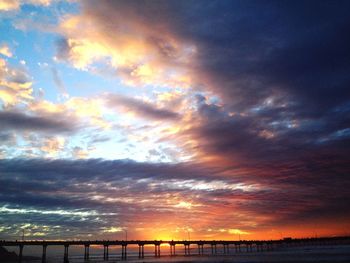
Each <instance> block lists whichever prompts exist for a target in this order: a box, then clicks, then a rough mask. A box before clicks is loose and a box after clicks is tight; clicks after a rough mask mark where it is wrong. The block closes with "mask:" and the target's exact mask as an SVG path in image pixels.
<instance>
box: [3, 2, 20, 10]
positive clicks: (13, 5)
mask: <svg viewBox="0 0 350 263" xmlns="http://www.w3.org/2000/svg"><path fill="white" fill-rule="evenodd" d="M19 6H20V2H19V1H16V0H1V1H0V11H12V10H17V9H18V8H19Z"/></svg>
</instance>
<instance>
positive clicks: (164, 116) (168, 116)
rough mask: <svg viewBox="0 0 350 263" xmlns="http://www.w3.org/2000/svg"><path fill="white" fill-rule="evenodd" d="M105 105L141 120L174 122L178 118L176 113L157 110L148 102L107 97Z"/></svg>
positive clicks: (162, 109) (116, 96) (161, 109)
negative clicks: (122, 109)
mask: <svg viewBox="0 0 350 263" xmlns="http://www.w3.org/2000/svg"><path fill="white" fill-rule="evenodd" d="M107 105H109V106H112V107H121V108H125V109H126V111H131V112H133V113H135V114H137V115H138V116H140V117H141V118H148V119H152V120H159V121H166V120H176V119H179V117H180V116H179V114H178V113H176V112H173V111H171V110H168V109H165V108H158V107H157V106H154V105H152V104H151V103H149V102H145V101H142V100H139V99H134V98H130V97H125V96H120V95H113V94H110V95H108V96H107Z"/></svg>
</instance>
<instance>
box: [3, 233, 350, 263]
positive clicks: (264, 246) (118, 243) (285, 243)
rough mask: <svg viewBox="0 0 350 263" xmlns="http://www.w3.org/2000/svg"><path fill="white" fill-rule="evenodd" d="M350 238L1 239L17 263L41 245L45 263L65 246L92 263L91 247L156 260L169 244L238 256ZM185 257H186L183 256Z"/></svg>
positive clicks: (172, 252)
mask: <svg viewBox="0 0 350 263" xmlns="http://www.w3.org/2000/svg"><path fill="white" fill-rule="evenodd" d="M349 242H350V237H324V238H299V239H292V238H285V239H281V240H240V241H228V240H191V241H190V240H182V241H180V240H171V241H163V240H94V241H93V240H56V241H54V240H51V241H47V240H40V241H39V240H25V241H24V240H20V241H18V240H15V241H7V240H0V246H2V247H7V246H11V247H13V246H17V247H19V256H18V262H19V263H21V262H22V258H23V248H24V246H42V248H43V250H42V263H46V249H47V247H48V246H63V247H64V254H63V262H64V263H68V262H69V246H84V248H85V250H84V260H86V261H87V260H89V256H90V246H103V259H104V260H108V259H109V249H110V247H111V246H115V247H121V248H122V254H121V258H122V259H124V260H126V259H127V246H128V245H136V246H138V257H139V258H144V256H145V253H144V246H145V245H153V246H154V257H160V256H161V249H160V247H161V245H162V244H167V245H169V247H170V256H175V255H177V254H176V250H175V247H176V246H183V247H184V255H185V256H189V255H199V256H200V255H204V246H209V247H210V248H211V250H210V251H211V255H217V254H218V251H217V247H218V246H221V247H222V248H223V254H229V253H230V250H231V252H235V253H249V252H252V251H257V252H262V251H270V250H274V249H277V248H280V247H291V246H300V245H327V244H328V245H333V244H343V243H349ZM191 246H192V247H197V249H198V250H196V251H197V252H196V253H192V254H191V250H190V247H191ZM182 255H183V254H182Z"/></svg>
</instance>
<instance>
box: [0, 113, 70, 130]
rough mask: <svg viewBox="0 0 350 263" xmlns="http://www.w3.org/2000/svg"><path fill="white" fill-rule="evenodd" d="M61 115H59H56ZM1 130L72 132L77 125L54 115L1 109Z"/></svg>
mask: <svg viewBox="0 0 350 263" xmlns="http://www.w3.org/2000/svg"><path fill="white" fill-rule="evenodd" d="M56 117H59V116H56ZM0 123H1V127H0V130H3V131H7V130H15V131H42V132H53V133H55V132H56V133H61V132H72V131H74V130H75V129H76V126H74V124H72V123H71V122H68V121H67V120H60V118H58V119H57V118H54V116H51V118H49V117H41V116H30V115H27V114H24V113H20V112H15V111H0Z"/></svg>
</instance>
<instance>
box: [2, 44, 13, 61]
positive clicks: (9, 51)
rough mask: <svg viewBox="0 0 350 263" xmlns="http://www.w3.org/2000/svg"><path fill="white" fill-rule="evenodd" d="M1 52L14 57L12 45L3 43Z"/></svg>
mask: <svg viewBox="0 0 350 263" xmlns="http://www.w3.org/2000/svg"><path fill="white" fill-rule="evenodd" d="M0 54H1V55H4V56H6V57H9V58H10V57H12V55H13V54H12V52H11V49H10V47H9V46H8V45H7V44H2V45H1V46H0Z"/></svg>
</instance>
